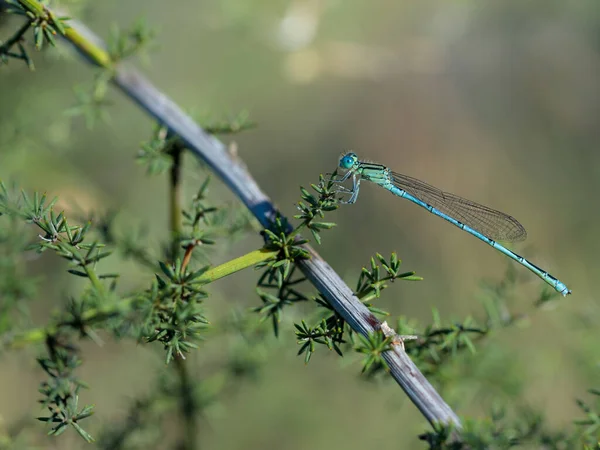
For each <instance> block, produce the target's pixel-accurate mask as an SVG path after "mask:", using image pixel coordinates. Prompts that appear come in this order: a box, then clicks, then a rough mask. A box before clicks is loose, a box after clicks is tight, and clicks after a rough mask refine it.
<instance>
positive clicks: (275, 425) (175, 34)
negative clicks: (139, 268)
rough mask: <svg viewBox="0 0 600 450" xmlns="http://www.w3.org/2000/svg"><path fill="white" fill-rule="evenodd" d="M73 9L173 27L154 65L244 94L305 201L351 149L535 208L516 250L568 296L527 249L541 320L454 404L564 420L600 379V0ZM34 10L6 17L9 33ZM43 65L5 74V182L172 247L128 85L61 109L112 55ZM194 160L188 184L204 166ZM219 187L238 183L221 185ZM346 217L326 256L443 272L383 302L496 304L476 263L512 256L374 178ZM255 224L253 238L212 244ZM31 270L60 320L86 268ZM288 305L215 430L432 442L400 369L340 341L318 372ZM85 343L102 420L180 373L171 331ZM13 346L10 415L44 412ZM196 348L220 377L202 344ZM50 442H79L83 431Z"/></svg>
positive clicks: (224, 304) (527, 305) (228, 435)
mask: <svg viewBox="0 0 600 450" xmlns="http://www.w3.org/2000/svg"><path fill="white" fill-rule="evenodd" d="M75 3H76V4H75V5H72V7H74V11H75V12H74V13H73V15H74V16H75V17H77V18H79V19H81V20H83V21H84V22H85V23H86V24H88V25H89V26H90V27H91V28H92V29H93V30H94V31H95V32H97V33H98V34H99V35H100V36H102V37H104V38H106V37H107V36H108V35H109V32H110V26H111V24H113V23H116V24H118V25H119V26H122V27H127V26H129V25H130V24H131V23H132V22H134V21H135V20H136V19H137V18H138V17H139V16H144V17H145V18H146V19H147V21H148V22H149V23H150V24H151V25H152V26H155V27H156V28H157V29H158V32H159V34H158V40H157V42H158V44H159V45H158V46H157V47H156V48H154V49H153V51H152V52H151V58H150V62H149V64H148V65H143V64H141V63H140V64H139V66H140V67H141V69H142V71H144V72H145V74H146V75H147V76H148V78H149V79H151V80H152V81H153V82H154V83H155V84H156V86H157V87H158V88H159V89H161V90H163V91H164V92H165V93H166V94H167V95H169V96H171V98H172V99H174V100H175V101H176V102H178V103H179V104H180V105H181V106H182V107H184V108H186V109H188V110H190V111H196V112H200V113H206V112H210V113H211V114H212V115H214V116H216V117H220V116H224V115H227V114H228V113H231V112H236V111H239V110H240V109H248V110H249V111H250V114H251V119H252V120H254V121H256V122H257V123H258V127H257V128H256V129H254V130H251V131H247V132H245V133H243V134H241V135H239V136H235V137H234V140H235V141H236V143H237V145H238V151H239V155H240V157H241V158H243V160H244V161H245V162H246V163H247V164H248V167H249V170H250V172H251V173H252V174H253V175H254V177H255V178H256V180H257V182H258V183H259V184H260V186H262V188H263V189H264V191H265V192H266V193H267V194H268V195H269V196H270V197H271V198H272V199H273V201H274V202H276V203H277V205H278V206H279V207H280V208H281V210H282V211H283V212H284V213H285V214H287V215H289V216H291V215H293V214H294V212H295V209H294V202H295V201H297V200H298V198H299V186H300V185H303V186H307V185H308V184H309V183H312V182H315V181H316V180H317V177H318V175H319V174H320V173H324V172H330V171H332V170H333V169H334V168H335V166H336V164H337V160H338V158H339V155H340V153H341V152H343V151H346V150H349V149H352V150H353V151H355V152H357V153H358V154H359V156H361V157H363V158H365V159H370V160H373V161H377V162H381V163H383V164H386V165H388V166H389V167H392V168H393V169H394V170H396V171H398V172H401V173H405V174H409V175H411V176H414V177H417V178H420V179H422V180H424V181H427V182H429V183H431V184H433V185H435V186H438V187H440V188H442V189H444V190H447V191H450V192H453V193H456V194H459V195H462V196H464V197H467V198H470V199H473V200H475V201H477V202H480V203H483V204H486V205H489V206H491V207H493V208H496V209H499V210H502V211H505V212H507V213H509V214H511V215H513V216H515V217H516V218H518V220H519V221H520V222H521V223H522V224H523V225H524V226H525V227H526V229H527V231H528V233H529V237H528V239H527V241H525V242H524V243H519V244H518V245H516V246H515V247H514V248H515V250H516V251H517V252H518V253H520V254H522V255H524V256H526V257H528V258H530V259H531V260H532V261H534V262H535V263H536V264H538V265H539V266H541V267H543V268H545V269H547V270H548V271H550V272H551V273H552V274H553V275H555V276H557V277H558V278H559V279H560V280H562V281H564V282H565V283H566V284H567V285H568V286H569V287H570V288H571V289H572V291H573V295H572V296H570V297H569V298H568V299H566V300H563V301H559V302H558V303H557V304H556V305H555V306H556V308H554V309H548V310H539V309H536V308H535V307H534V304H533V303H534V301H535V299H536V298H537V295H538V294H539V292H540V290H541V289H542V288H543V283H542V282H541V281H540V280H539V279H538V278H536V277H534V276H533V275H531V274H530V273H529V272H528V271H526V270H525V269H523V268H521V267H516V272H517V274H518V276H519V278H520V279H521V282H520V283H519V284H518V286H519V289H518V290H516V291H514V292H512V294H511V295H512V297H511V308H513V311H514V312H516V313H522V314H526V315H528V316H529V319H530V320H529V321H528V322H527V326H523V327H519V328H514V327H513V328H511V329H509V330H506V331H504V332H503V331H500V332H498V333H497V334H495V335H494V336H493V338H492V339H490V341H488V343H487V344H486V345H485V346H484V347H481V348H480V349H479V352H478V353H477V354H476V355H473V356H469V357H468V359H469V364H468V367H469V372H468V373H467V374H466V375H469V385H468V386H464V387H463V388H460V389H457V390H455V391H453V392H452V393H449V394H448V397H447V400H448V401H449V402H450V403H451V404H452V405H453V406H454V407H455V408H456V410H457V412H458V413H459V414H470V415H473V416H475V417H478V416H483V415H485V414H486V407H487V406H488V405H490V404H492V403H493V402H495V401H502V400H508V399H510V398H515V397H518V398H519V401H520V402H521V403H522V404H523V405H529V406H531V407H533V408H536V409H541V410H543V411H544V412H545V413H546V415H547V419H548V421H549V423H550V424H551V425H552V426H556V427H568V426H569V424H570V422H571V420H573V418H574V417H575V415H576V414H577V408H576V406H575V403H574V399H575V398H576V397H585V395H586V394H585V391H586V389H587V388H591V387H598V362H599V359H598V358H599V354H600V350H599V349H598V346H597V345H596V341H595V339H596V336H595V324H596V323H597V322H598V320H599V319H600V311H599V309H598V308H599V306H598V300H597V295H596V292H597V288H596V286H595V283H596V282H597V279H598V275H599V274H600V263H599V262H598V254H599V253H600V240H599V239H598V225H597V224H598V220H599V219H600V210H599V208H598V200H597V195H598V193H600V154H599V152H598V151H597V150H598V149H597V146H598V142H599V139H598V138H599V137H600V132H599V127H598V119H599V117H600V83H599V82H598V80H599V79H600V78H599V76H600V53H599V51H600V39H599V36H600V4H598V2H597V1H593V0H580V1H577V2H565V1H555V0H534V1H528V2H523V1H519V0H491V1H486V2H475V1H469V0H461V1H447V0H424V1H418V2H408V1H406V2H386V1H370V2H359V1H340V0H292V1H283V0H263V1H244V2H240V1H237V0H222V1H204V2H195V1H189V0H178V1H177V2H159V1H154V0H146V1H139V0H135V1H134V0H131V1H128V2H117V1H106V2H90V3H88V4H85V5H78V4H77V3H78V2H75ZM16 26H18V22H17V21H16V20H15V19H12V18H11V19H7V18H6V17H2V18H1V22H0V38H4V39H6V37H8V36H9V35H10V33H11V32H12V31H13V30H14V29H16ZM34 60H35V63H36V68H37V70H36V71H35V72H30V71H29V70H28V69H27V68H26V67H25V66H24V65H23V64H20V63H19V62H17V61H13V62H11V64H10V65H9V66H8V67H6V66H4V67H2V68H1V69H0V178H1V179H3V180H16V181H17V182H18V183H19V185H20V186H21V187H23V188H26V189H30V190H33V189H38V190H42V191H47V192H48V193H50V194H53V195H59V196H60V197H61V199H63V200H64V201H66V202H73V203H76V204H78V205H80V206H82V207H84V208H85V209H97V210H106V209H110V208H117V209H119V210H121V211H122V212H123V215H122V218H123V221H124V223H126V224H134V225H136V226H137V225H138V224H140V223H144V224H146V225H147V226H148V228H149V229H150V238H149V242H153V244H152V245H158V242H159V241H160V239H165V238H166V236H167V232H166V229H167V226H168V218H167V216H166V210H167V209H166V208H167V207H166V201H167V193H166V182H165V180H164V179H163V178H160V177H148V176H147V175H146V174H145V171H144V168H143V167H141V166H140V165H139V164H136V162H135V155H136V153H137V150H138V148H139V144H140V142H142V141H146V140H148V139H149V138H150V135H151V132H152V127H153V125H154V124H153V123H152V121H151V120H150V119H149V118H148V117H146V116H145V115H144V114H143V113H142V112H141V111H140V110H138V109H137V107H136V106H134V105H133V104H132V103H131V102H130V101H129V100H127V99H124V98H123V97H122V96H121V94H120V93H119V92H116V91H114V92H112V93H111V94H110V96H109V98H110V100H111V102H112V104H111V106H110V107H109V109H108V113H109V121H108V122H106V123H98V124H97V125H96V126H95V127H94V129H92V130H89V129H87V128H86V127H85V122H84V120H83V119H81V118H71V117H68V116H66V115H65V114H64V113H63V112H64V110H66V109H68V108H69V107H71V106H73V104H74V103H75V96H74V94H73V86H74V85H78V84H81V83H89V82H90V81H91V80H92V77H93V76H94V74H95V71H94V69H92V68H90V67H89V66H88V65H87V64H86V63H84V62H83V61H82V60H80V59H79V58H78V57H77V56H75V55H73V54H71V53H69V51H68V50H66V49H65V48H62V49H58V50H50V51H46V52H43V53H42V54H38V53H34ZM189 167H190V169H189V171H188V177H187V187H188V190H189V192H190V193H191V192H193V191H194V190H195V189H196V188H197V186H198V183H200V181H201V180H202V175H197V174H194V173H191V172H190V171H192V169H193V168H194V165H193V164H190V165H189ZM212 193H213V195H214V198H215V199H217V200H219V201H221V200H222V201H230V200H232V196H231V194H230V193H228V191H227V189H226V187H224V186H223V185H220V183H219V182H218V181H217V182H215V183H214V186H213V189H212ZM330 219H331V220H334V221H336V222H337V223H338V227H337V229H336V230H335V231H333V232H328V233H326V235H325V236H324V239H323V244H322V245H321V246H320V247H319V249H318V250H319V252H320V253H321V255H322V256H323V257H324V258H325V259H327V260H328V261H329V262H330V264H331V265H332V266H333V267H334V268H335V269H336V270H337V271H338V272H339V273H340V274H341V275H342V276H344V278H345V279H347V280H348V283H349V284H350V285H351V286H354V284H355V280H356V277H357V276H358V274H359V272H360V268H361V267H362V266H363V265H366V264H367V263H368V260H369V258H370V256H372V255H373V254H374V253H375V252H380V253H382V254H389V253H390V252H391V251H396V252H398V254H399V256H400V258H401V259H402V260H403V264H404V267H405V268H406V269H407V270H414V271H416V273H417V274H418V275H421V276H423V277H424V278H425V280H424V281H422V282H418V283H397V284H395V285H394V286H392V288H391V289H389V290H387V291H385V293H384V296H383V298H382V299H381V306H382V307H383V308H385V309H387V310H389V311H391V312H392V314H394V315H396V316H397V315H406V316H409V317H414V318H416V319H418V320H419V321H422V323H428V321H429V320H430V317H431V308H432V307H435V308H437V309H438V310H439V311H440V313H441V315H442V317H448V318H449V317H454V318H457V319H460V318H462V317H464V316H466V315H469V314H472V315H474V316H476V317H477V316H478V315H479V316H481V315H482V307H481V303H480V301H479V300H480V296H481V292H482V290H481V283H482V280H485V281H488V282H492V283H493V282H499V281H500V280H502V279H503V277H504V276H505V272H506V270H507V268H508V267H509V265H510V264H513V263H511V262H509V261H508V259H507V258H505V257H503V256H502V255H500V254H499V253H497V252H495V251H493V250H492V249H490V248H489V247H488V246H486V245H484V244H482V243H481V242H479V241H478V240H476V239H474V238H472V237H470V236H468V235H467V234H466V233H462V232H460V231H459V230H457V229H455V228H454V227H451V226H450V225H448V224H446V223H445V222H443V221H441V220H439V219H436V218H434V217H432V216H431V215H430V214H428V213H427V212H425V211H423V210H422V209H420V208H418V207H416V206H414V205H412V204H410V203H409V202H405V201H402V200H399V199H397V198H395V197H393V196H392V195H390V194H388V193H387V192H385V191H383V190H381V189H379V188H377V187H376V186H369V185H364V184H363V187H362V189H361V195H360V198H359V201H358V202H357V204H355V205H353V206H347V207H343V208H341V209H340V210H339V211H337V212H335V213H333V214H332V215H331V217H330ZM152 240H153V241H152ZM261 242H262V241H261V238H260V236H258V234H251V235H249V236H248V237H246V238H245V239H243V240H242V241H239V242H236V243H234V244H231V245H229V246H227V247H226V250H224V251H222V252H215V253H214V255H213V259H212V261H211V262H212V263H213V264H218V263H220V262H223V261H225V260H226V259H227V258H229V257H234V256H239V255H242V254H243V253H244V252H246V251H248V250H251V249H253V248H256V247H257V246H260V245H261ZM115 265H116V268H117V269H118V270H123V271H125V273H129V274H130V278H129V279H128V281H127V285H128V286H129V287H135V286H140V285H143V284H144V283H145V282H147V280H146V279H145V278H142V277H139V278H138V275H139V274H137V272H135V270H134V269H132V268H131V265H128V264H126V263H121V262H115ZM31 271H32V273H34V274H36V275H43V276H44V277H45V278H44V282H43V286H44V289H43V292H44V295H43V297H41V298H40V299H39V302H37V303H36V304H35V305H34V310H35V311H36V317H35V319H36V320H37V321H38V322H39V323H45V321H47V320H48V314H49V312H50V311H51V310H52V308H53V307H54V306H57V305H60V304H61V302H62V301H63V298H64V294H65V293H68V292H77V289H80V288H81V285H80V284H79V283H74V282H73V280H72V277H70V276H68V275H67V274H66V272H65V271H64V267H61V266H60V263H55V260H52V259H47V260H45V259H43V258H42V259H41V260H36V261H33V262H32V263H31ZM127 271H130V272H127ZM256 277H257V275H256V273H253V272H252V271H248V272H244V273H241V274H237V275H235V276H233V277H231V278H229V279H228V280H227V281H221V282H220V283H216V284H214V285H212V286H211V293H212V295H213V296H212V297H211V300H210V301H213V302H215V304H216V305H218V306H214V308H215V315H218V314H219V311H220V312H221V313H222V312H223V311H226V310H227V309H228V308H230V307H233V306H236V307H243V308H245V307H249V306H254V305H258V304H259V299H258V297H257V296H256V295H255V294H254V291H253V286H254V283H255V281H256ZM288 319H296V318H289V317H288ZM285 323H286V325H285V326H284V328H283V330H282V336H281V337H280V339H279V342H280V344H279V345H278V346H276V348H275V349H272V353H271V354H270V356H269V358H268V360H267V362H266V363H265V366H264V367H263V369H262V374H261V378H260V379H259V380H258V381H256V382H254V383H247V385H244V386H243V387H242V388H241V389H240V390H239V392H237V393H236V395H234V396H231V397H230V398H225V399H223V401H222V402H221V403H220V404H219V407H218V408H214V410H213V411H211V412H210V414H208V415H207V417H206V420H205V422H203V424H204V425H203V429H202V430H201V431H200V432H201V442H203V445H204V447H205V448H231V449H236V448H244V449H249V448H264V447H265V446H268V447H277V448H286V449H300V448H309V447H310V448H313V449H315V450H316V449H325V448H331V447H332V446H336V447H338V446H340V447H341V446H345V447H347V448H365V447H377V448H380V449H388V448H389V449H392V448H419V446H420V444H419V443H418V440H417V438H416V435H417V434H418V433H420V432H422V431H423V430H425V429H426V423H425V422H424V420H423V419H422V417H421V416H420V415H419V414H418V412H417V411H416V409H415V408H414V407H413V406H412V405H411V404H410V403H409V402H408V401H406V399H405V396H404V394H403V393H402V391H401V390H400V389H399V388H398V387H397V386H396V385H395V384H394V383H384V384H381V385H374V384H369V383H365V382H364V381H361V380H360V379H359V377H358V371H359V367H360V366H359V365H358V364H356V362H354V363H349V362H348V361H346V360H344V361H340V360H339V358H337V357H335V356H334V355H333V354H325V353H327V352H323V353H322V354H318V355H317V356H316V357H315V358H314V360H313V361H312V362H311V364H310V365H308V366H305V365H304V363H303V361H302V359H301V358H298V357H296V356H295V351H296V350H295V349H296V347H295V344H294V335H293V329H292V328H291V326H290V325H289V320H287V321H285ZM87 352H88V353H87V354H86V355H87V356H86V360H85V364H84V366H83V367H82V369H81V374H82V377H83V378H84V379H85V380H86V381H88V382H89V384H90V385H91V389H90V390H89V391H88V392H85V395H84V397H85V398H82V402H84V403H95V404H96V405H97V411H98V412H97V414H96V416H95V418H94V419H91V420H94V421H97V423H98V424H100V423H104V422H107V421H110V420H115V419H117V418H118V417H119V414H123V412H124V411H125V409H126V406H127V405H128V402H129V401H130V399H131V398H132V397H135V396H136V395H138V394H140V393H143V392H144V390H147V389H149V388H150V387H151V386H152V380H153V378H154V376H155V373H156V371H159V370H162V367H163V366H162V361H161V359H160V356H157V355H158V351H156V349H154V348H145V347H143V346H136V345H134V344H132V343H129V344H128V343H112V342H107V344H106V345H105V346H104V347H102V348H97V347H95V346H93V345H90V346H89V348H87ZM2 358H3V359H2V364H1V365H0V380H1V382H0V418H3V420H4V422H5V423H6V422H7V421H9V419H10V418H13V417H15V415H18V414H30V415H31V416H32V417H34V416H36V415H38V413H39V411H38V409H37V408H38V407H37V406H36V404H35V400H36V398H37V392H36V388H37V383H38V381H39V379H40V376H41V375H40V373H39V372H40V371H39V370H38V369H37V367H36V365H35V361H34V360H33V358H32V355H31V354H30V355H25V354H19V355H17V354H12V353H11V354H4V355H3V356H2ZM350 360H351V361H352V358H350ZM191 361H192V363H191V364H195V366H194V367H196V368H197V370H198V371H202V356H195V357H193V358H192V360H191ZM463 370H464V369H463ZM473 380H477V382H474V381H473ZM91 431H92V433H93V431H94V428H93V427H92V429H91ZM53 442H54V443H52V444H48V445H54V446H59V447H60V448H78V447H79V446H82V445H84V444H82V443H80V439H79V438H78V437H77V436H74V435H73V434H71V433H68V435H65V436H63V437H61V438H60V441H58V440H57V441H53ZM59 442H60V443H59Z"/></svg>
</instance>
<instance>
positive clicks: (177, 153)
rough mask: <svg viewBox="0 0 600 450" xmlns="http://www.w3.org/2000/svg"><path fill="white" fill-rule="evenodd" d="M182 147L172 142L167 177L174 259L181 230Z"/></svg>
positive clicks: (173, 259)
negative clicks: (170, 160) (170, 162)
mask: <svg viewBox="0 0 600 450" xmlns="http://www.w3.org/2000/svg"><path fill="white" fill-rule="evenodd" d="M182 152H183V147H182V146H181V144H180V143H177V142H175V143H173V144H172V146H171V149H170V154H171V158H172V159H173V163H172V165H171V171H170V177H169V200H170V201H169V215H170V221H171V224H170V225H171V255H170V256H171V260H172V261H175V260H176V259H177V256H178V254H179V242H180V239H181V234H182V232H183V225H182V223H181V190H182V185H181V156H182Z"/></svg>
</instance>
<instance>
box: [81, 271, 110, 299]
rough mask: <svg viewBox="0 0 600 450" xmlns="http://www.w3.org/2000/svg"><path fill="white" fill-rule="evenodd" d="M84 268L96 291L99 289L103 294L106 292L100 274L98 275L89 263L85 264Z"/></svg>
mask: <svg viewBox="0 0 600 450" xmlns="http://www.w3.org/2000/svg"><path fill="white" fill-rule="evenodd" d="M83 269H84V270H85V273H86V274H87V276H88V278H89V279H90V282H91V283H92V286H94V288H95V289H96V291H98V293H99V294H101V295H103V294H106V290H105V289H104V285H103V284H102V282H101V281H100V278H98V275H96V272H95V271H94V270H93V269H91V268H90V267H88V266H87V265H86V266H84V267H83Z"/></svg>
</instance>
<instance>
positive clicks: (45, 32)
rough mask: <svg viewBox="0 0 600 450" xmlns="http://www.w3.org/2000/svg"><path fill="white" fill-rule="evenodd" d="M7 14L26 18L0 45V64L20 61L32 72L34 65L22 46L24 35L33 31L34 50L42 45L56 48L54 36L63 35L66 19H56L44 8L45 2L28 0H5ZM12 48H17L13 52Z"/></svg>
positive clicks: (66, 27) (67, 26)
mask: <svg viewBox="0 0 600 450" xmlns="http://www.w3.org/2000/svg"><path fill="white" fill-rule="evenodd" d="M5 2H6V4H7V5H8V12H9V13H13V14H16V15H19V16H23V17H25V18H26V22H25V23H24V24H23V26H22V27H21V28H20V29H19V30H18V31H17V32H15V34H13V36H12V37H11V38H9V40H8V41H6V42H4V43H0V63H5V64H6V63H8V60H9V59H10V58H13V59H20V60H23V61H24V62H25V64H27V66H28V67H29V68H30V69H31V70H33V69H34V65H33V61H32V59H31V57H30V56H29V53H28V52H27V50H26V47H25V45H24V42H25V38H24V36H25V34H26V33H27V31H28V30H29V29H32V30H33V37H34V43H35V48H36V50H41V49H42V48H43V46H44V44H49V45H51V46H53V47H54V46H56V38H55V37H56V36H57V35H58V34H61V35H65V33H66V30H67V29H68V28H69V25H68V24H67V23H66V22H67V21H68V20H69V18H68V17H56V16H55V15H54V13H53V12H52V11H51V10H50V9H48V8H47V7H46V5H47V4H48V2H47V1H42V2H39V3H38V2H32V1H28V0H6V1H5ZM14 47H16V48H17V50H18V51H17V52H15V50H14Z"/></svg>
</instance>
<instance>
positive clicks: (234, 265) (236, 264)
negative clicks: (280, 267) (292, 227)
mask: <svg viewBox="0 0 600 450" xmlns="http://www.w3.org/2000/svg"><path fill="white" fill-rule="evenodd" d="M278 253H279V251H278V250H271V249H268V248H264V247H263V248H260V249H258V250H254V251H252V252H250V253H247V254H245V255H244V256H240V257H239V258H235V259H232V260H231V261H228V262H226V263H224V264H221V265H219V266H217V267H213V268H212V269H209V270H208V271H206V272H205V273H204V274H203V275H202V276H201V277H200V278H199V279H198V280H195V281H194V283H199V284H209V283H212V282H213V281H216V280H218V279H220V278H224V277H226V276H228V275H231V274H232V273H235V272H239V271H240V270H243V269H247V268H248V267H254V266H255V265H257V264H259V263H261V262H266V261H269V260H271V259H275V258H276V257H277V254H278Z"/></svg>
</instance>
